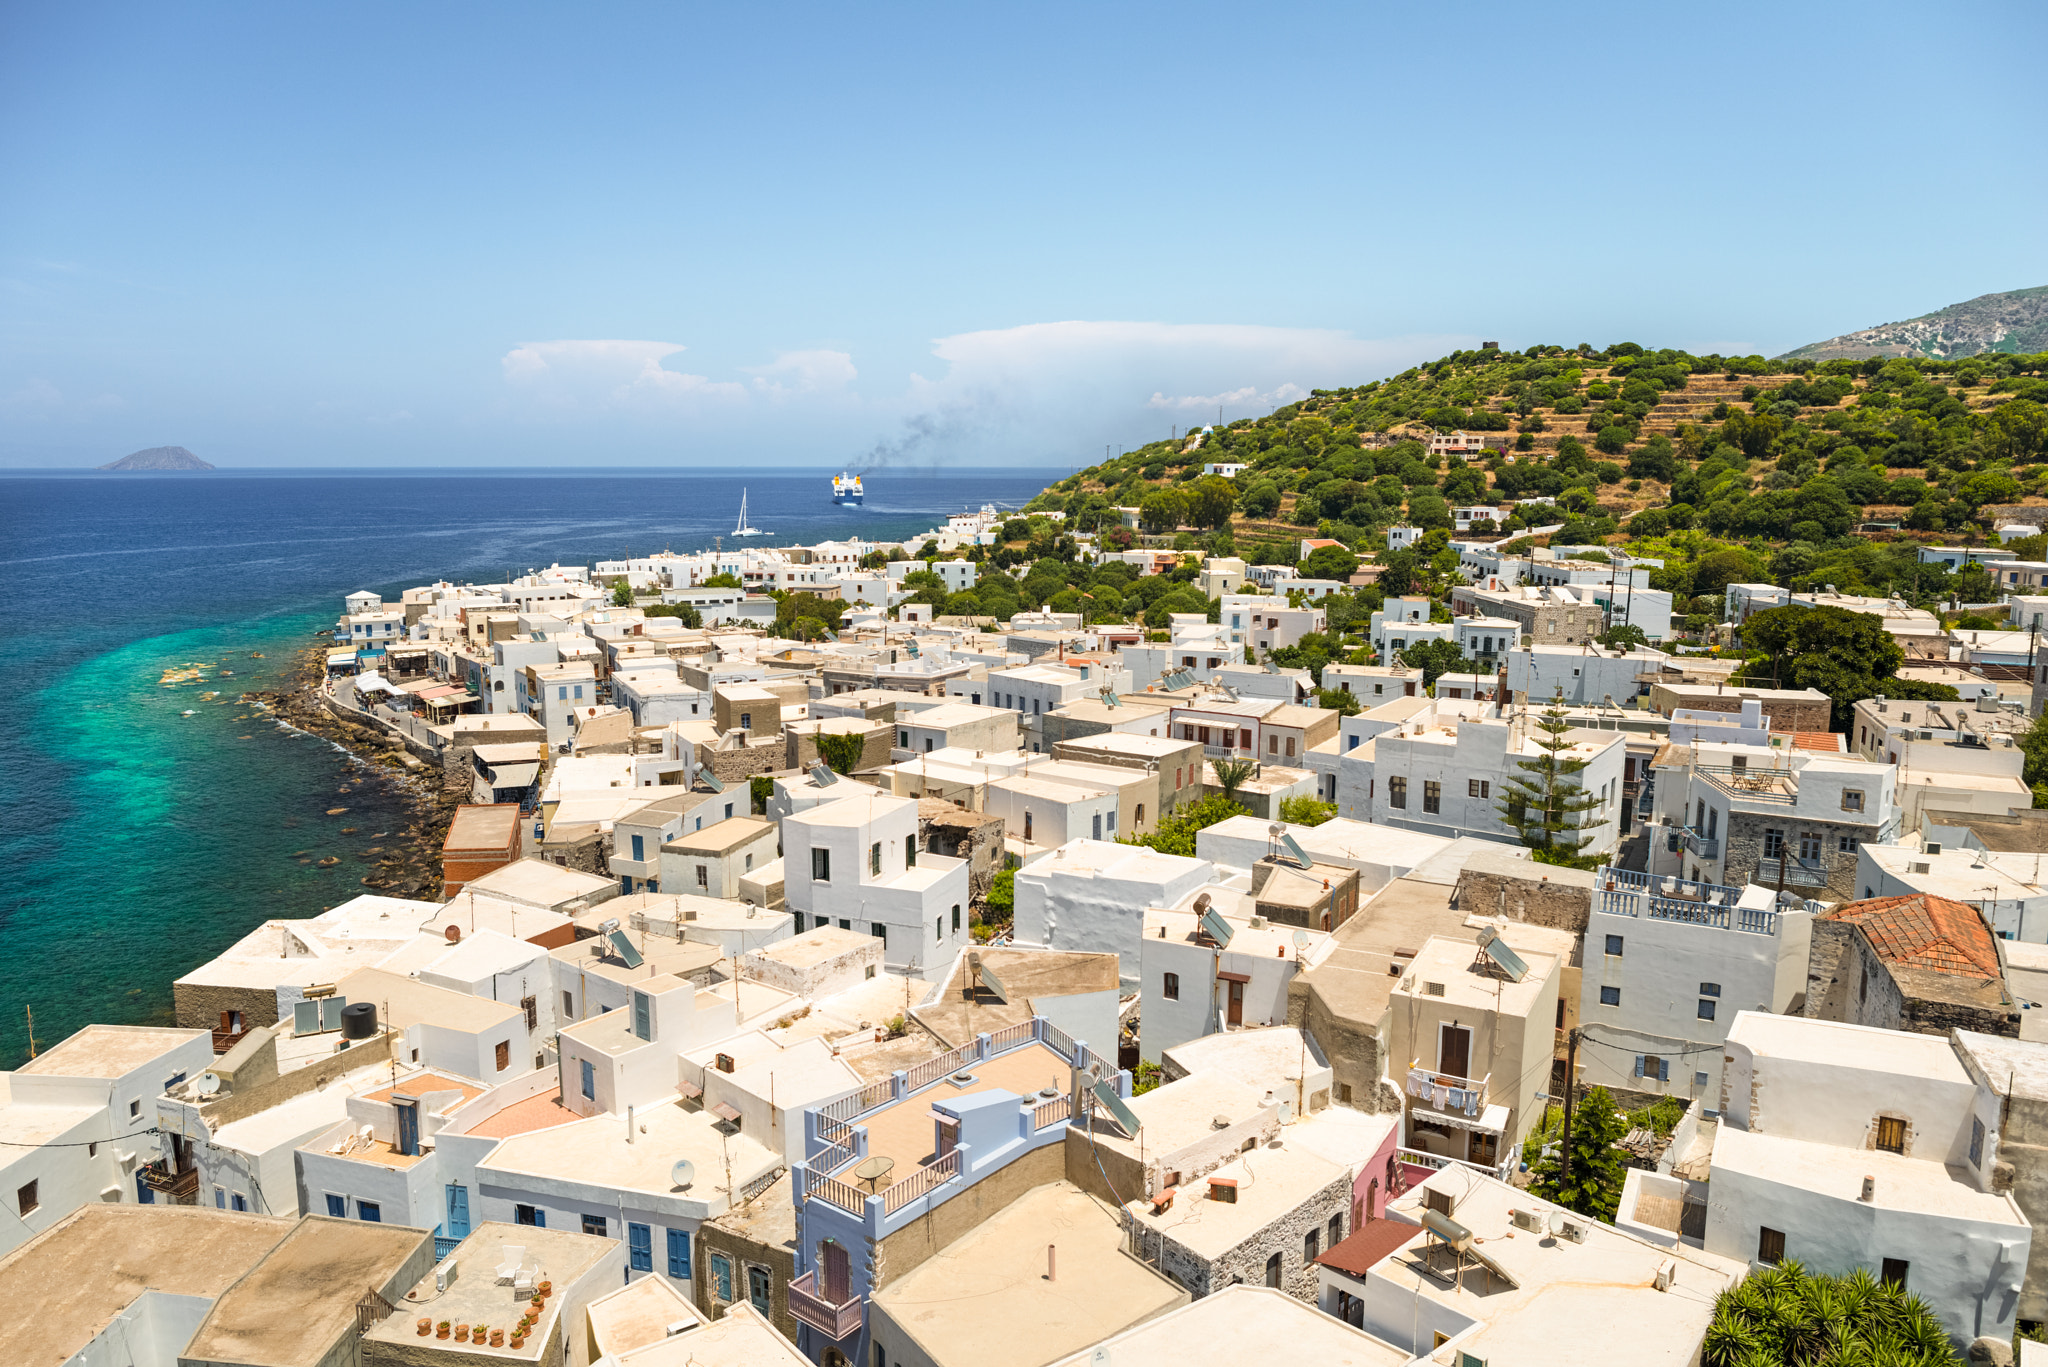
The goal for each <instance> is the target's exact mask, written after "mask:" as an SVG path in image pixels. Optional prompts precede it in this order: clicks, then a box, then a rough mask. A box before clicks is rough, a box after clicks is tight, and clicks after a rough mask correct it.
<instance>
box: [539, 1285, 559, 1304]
mask: <svg viewBox="0 0 2048 1367" xmlns="http://www.w3.org/2000/svg"><path fill="white" fill-rule="evenodd" d="M554 1291H555V1284H554V1283H553V1282H550V1281H543V1282H542V1283H541V1284H540V1294H541V1299H542V1300H545V1299H547V1298H548V1297H549V1296H551V1295H553V1294H554Z"/></svg>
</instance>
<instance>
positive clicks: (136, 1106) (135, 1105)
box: [128, 1101, 142, 1120]
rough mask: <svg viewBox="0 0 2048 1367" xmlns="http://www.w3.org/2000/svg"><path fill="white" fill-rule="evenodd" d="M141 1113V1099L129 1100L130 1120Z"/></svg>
mask: <svg viewBox="0 0 2048 1367" xmlns="http://www.w3.org/2000/svg"><path fill="white" fill-rule="evenodd" d="M141 1114H142V1103H141V1102H140V1101H131V1102H129V1103H128V1118H129V1119H130V1120H133V1119H135V1117H137V1116H139V1115H141Z"/></svg>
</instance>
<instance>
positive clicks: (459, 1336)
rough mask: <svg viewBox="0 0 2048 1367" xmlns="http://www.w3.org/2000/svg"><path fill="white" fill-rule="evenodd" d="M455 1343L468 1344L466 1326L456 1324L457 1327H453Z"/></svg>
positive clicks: (467, 1329) (467, 1328)
mask: <svg viewBox="0 0 2048 1367" xmlns="http://www.w3.org/2000/svg"><path fill="white" fill-rule="evenodd" d="M455 1341H456V1342H457V1343H468V1342H469V1326H468V1325H466V1324H458V1325H456V1326H455Z"/></svg>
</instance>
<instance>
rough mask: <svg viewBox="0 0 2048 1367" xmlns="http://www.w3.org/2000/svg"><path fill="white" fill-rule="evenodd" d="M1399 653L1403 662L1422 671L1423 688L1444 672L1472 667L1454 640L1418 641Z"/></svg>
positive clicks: (1454, 671) (1464, 670) (1465, 671)
mask: <svg viewBox="0 0 2048 1367" xmlns="http://www.w3.org/2000/svg"><path fill="white" fill-rule="evenodd" d="M1400 654H1401V659H1402V661H1403V662H1404V663H1406V664H1408V665H1410V666H1412V667H1413V668H1416V669H1419V670H1421V671H1422V686H1423V687H1424V688H1428V687H1430V686H1431V685H1432V684H1434V683H1435V682H1436V681H1437V680H1438V679H1439V678H1441V677H1442V676H1444V675H1446V674H1464V673H1468V672H1470V670H1471V667H1472V662H1471V661H1470V660H1468V659H1466V658H1465V652H1464V651H1463V650H1460V649H1459V648H1458V643H1457V642H1456V641H1418V642H1416V643H1415V644H1414V645H1412V646H1409V647H1408V648H1407V649H1405V650H1403V651H1401V653H1400Z"/></svg>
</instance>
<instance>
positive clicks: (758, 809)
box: [747, 774, 775, 816]
mask: <svg viewBox="0 0 2048 1367" xmlns="http://www.w3.org/2000/svg"><path fill="white" fill-rule="evenodd" d="M747 795H748V796H749V797H750V798H752V799H753V802H752V806H753V809H754V815H755V816H766V815H768V799H769V798H771V797H774V796H775V780H774V779H772V778H769V777H768V776H767V775H766V774H756V775H755V776H754V777H753V778H750V779H748V780H747Z"/></svg>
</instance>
